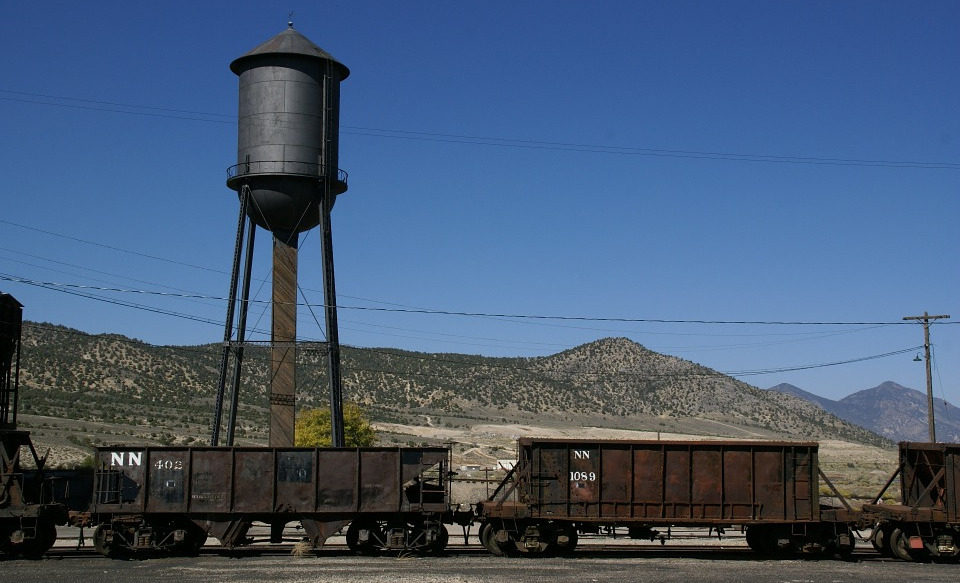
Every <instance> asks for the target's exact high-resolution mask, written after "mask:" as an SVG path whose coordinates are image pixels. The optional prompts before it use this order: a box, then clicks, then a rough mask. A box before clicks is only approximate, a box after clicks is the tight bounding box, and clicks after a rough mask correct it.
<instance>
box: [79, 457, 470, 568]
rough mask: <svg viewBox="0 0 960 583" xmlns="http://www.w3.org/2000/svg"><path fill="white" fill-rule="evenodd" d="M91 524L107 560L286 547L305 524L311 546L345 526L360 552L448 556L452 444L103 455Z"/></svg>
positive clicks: (351, 545) (97, 472)
mask: <svg viewBox="0 0 960 583" xmlns="http://www.w3.org/2000/svg"><path fill="white" fill-rule="evenodd" d="M96 461H97V468H98V469H97V471H96V476H95V484H94V492H93V501H92V503H91V506H90V523H92V524H93V525H96V530H95V531H94V545H95V546H96V548H97V550H98V551H100V552H101V553H102V554H104V555H107V556H129V555H141V556H144V555H145V556H149V555H151V554H158V553H164V554H194V553H196V552H197V551H198V550H199V548H200V547H201V546H202V545H203V544H204V542H205V541H206V539H207V536H208V535H209V536H213V537H215V538H217V539H218V540H219V541H220V544H221V545H222V546H223V547H225V548H234V547H238V546H243V545H246V544H249V543H251V542H253V540H252V538H251V537H249V536H248V531H249V530H250V527H251V525H252V524H253V523H254V522H258V523H265V524H268V525H270V527H271V542H279V541H280V540H281V539H280V537H281V533H282V532H283V528H284V526H285V525H287V524H288V523H292V522H300V523H301V525H302V526H303V530H304V533H305V535H306V537H305V538H306V540H307V541H308V542H309V543H310V544H311V546H313V547H317V546H320V545H322V544H323V543H324V541H325V540H326V539H327V538H328V537H329V536H331V535H332V534H333V533H335V532H337V531H338V530H340V529H341V528H342V527H344V526H348V525H349V526H348V528H347V531H346V538H347V544H348V545H349V546H350V548H351V549H353V550H354V551H356V552H358V553H372V552H376V551H378V550H382V549H390V550H400V551H419V552H439V551H441V550H443V548H444V547H445V546H446V543H447V536H448V535H447V531H446V528H445V527H444V525H443V524H442V521H443V520H444V519H445V517H446V515H447V513H448V511H449V509H450V505H449V503H450V481H449V478H450V475H451V472H450V450H449V449H448V448H443V447H367V448H264V447H229V448H225V447H101V448H98V450H97V453H96Z"/></svg>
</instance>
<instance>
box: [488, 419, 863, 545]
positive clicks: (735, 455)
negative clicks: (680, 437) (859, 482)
mask: <svg viewBox="0 0 960 583" xmlns="http://www.w3.org/2000/svg"><path fill="white" fill-rule="evenodd" d="M517 449H518V462H517V464H516V466H514V468H513V469H512V470H511V471H510V472H509V473H508V475H507V476H506V478H505V479H504V480H503V482H502V483H501V484H500V486H499V487H498V488H497V489H496V491H495V492H494V493H493V494H492V495H491V496H490V497H489V498H488V499H487V500H484V501H482V502H481V503H479V504H478V514H479V516H480V517H481V519H482V525H481V530H480V537H481V542H482V543H483V544H484V546H485V547H486V548H487V549H488V550H489V551H490V552H492V553H494V554H524V555H544V554H554V553H560V554H564V553H569V552H572V551H573V549H574V548H575V547H576V544H577V539H578V536H579V534H578V533H581V532H585V533H597V532H600V530H601V529H605V530H606V531H607V532H615V529H617V528H620V529H626V531H627V532H628V534H629V536H631V537H634V538H652V537H654V536H655V535H656V533H657V531H656V530H655V529H657V528H669V527H671V526H686V527H705V528H712V529H722V528H729V527H732V526H740V527H742V528H745V530H746V538H747V542H748V544H749V545H750V546H751V547H752V548H753V549H754V550H757V551H760V552H764V553H767V554H782V553H789V552H799V551H824V552H832V553H834V554H839V555H847V554H849V553H850V552H852V551H853V548H854V535H853V532H852V525H854V524H855V523H856V522H857V520H856V517H857V514H856V513H854V512H853V511H852V510H850V509H849V507H844V508H821V505H820V501H819V477H820V475H821V474H820V471H819V466H818V458H817V444H816V443H790V442H772V441H612V440H609V441H608V440H603V441H596V440H556V439H536V438H521V439H520V440H519V441H518V443H517Z"/></svg>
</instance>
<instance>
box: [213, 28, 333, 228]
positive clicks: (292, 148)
mask: <svg viewBox="0 0 960 583" xmlns="http://www.w3.org/2000/svg"><path fill="white" fill-rule="evenodd" d="M230 70H231V71H233V72H234V73H236V74H237V75H239V77H240V110H239V120H238V122H239V139H238V144H237V164H236V165H235V166H232V167H231V168H230V169H229V170H228V171H227V173H228V178H227V186H228V187H229V188H231V189H233V190H236V191H237V192H241V191H242V188H243V186H244V184H246V185H248V186H249V188H250V190H251V194H252V204H250V205H249V206H248V214H249V216H250V218H251V219H253V221H254V222H255V223H256V224H257V225H259V226H260V227H263V228H264V229H267V230H269V231H272V232H273V233H275V234H278V233H280V234H283V233H286V234H296V233H300V232H303V231H306V230H309V229H312V228H313V227H315V226H317V224H318V223H319V220H320V219H319V213H318V208H317V205H318V204H319V201H320V200H322V199H323V196H324V194H325V193H329V196H330V197H331V199H330V200H329V202H328V204H329V206H331V207H332V206H333V202H334V200H335V198H336V195H338V194H341V193H343V192H345V191H346V190H347V174H346V172H343V171H342V170H339V169H338V168H337V161H338V149H339V144H338V136H339V126H340V81H342V80H343V79H345V78H346V77H347V75H349V74H350V71H349V69H347V67H346V66H344V65H343V64H342V63H340V62H338V61H337V60H336V59H334V58H333V57H332V56H331V55H330V54H329V53H327V52H326V51H324V50H323V49H321V48H319V47H318V46H316V45H315V44H313V43H312V42H311V41H310V40H308V39H307V38H306V37H304V36H303V35H301V34H300V33H299V32H297V31H296V30H294V29H293V26H292V24H291V26H290V27H289V28H287V29H286V30H284V31H283V32H281V33H280V34H278V35H277V36H275V37H273V38H271V39H270V40H268V41H266V42H265V43H263V44H261V45H260V46H258V47H256V48H255V49H253V50H251V51H250V52H248V53H246V54H245V55H243V56H241V57H240V58H238V59H236V60H235V61H233V62H232V63H231V64H230Z"/></svg>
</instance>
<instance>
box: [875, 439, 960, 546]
mask: <svg viewBox="0 0 960 583" xmlns="http://www.w3.org/2000/svg"><path fill="white" fill-rule="evenodd" d="M897 477H899V478H900V491H901V499H900V501H899V504H880V503H879V502H880V501H881V500H882V497H883V494H884V493H885V492H886V491H887V489H888V488H889V487H890V486H891V485H893V483H894V482H895V480H896V479H897ZM958 502H960V444H955V443H952V444H951V443H910V442H903V443H901V444H900V465H899V467H898V468H897V470H896V471H895V472H894V473H893V475H892V476H890V479H889V480H888V481H887V483H886V485H885V486H884V487H883V490H881V491H880V493H879V494H877V496H876V497H875V502H874V503H873V504H864V506H863V508H862V510H863V512H864V515H865V520H866V521H867V522H869V523H872V525H873V526H874V529H873V534H872V536H871V541H872V542H873V545H874V547H876V549H877V550H878V551H880V552H881V553H883V554H886V555H889V556H894V557H897V558H900V559H903V560H905V561H922V560H926V559H929V558H936V559H941V560H942V559H946V560H954V561H955V560H957V559H960V507H958Z"/></svg>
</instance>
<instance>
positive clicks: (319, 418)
mask: <svg viewBox="0 0 960 583" xmlns="http://www.w3.org/2000/svg"><path fill="white" fill-rule="evenodd" d="M293 435H294V440H293V444H294V445H295V446H297V447H330V443H331V441H330V408H329V407H318V408H316V409H304V410H302V411H299V412H297V422H296V425H295V426H294V434H293ZM343 441H344V445H346V446H347V447H369V446H371V445H376V444H377V434H376V432H375V431H374V430H373V427H372V426H371V425H370V421H369V420H367V416H366V414H365V413H364V411H363V409H362V408H361V407H360V405H357V404H356V403H351V402H349V401H348V402H346V403H344V404H343Z"/></svg>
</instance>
